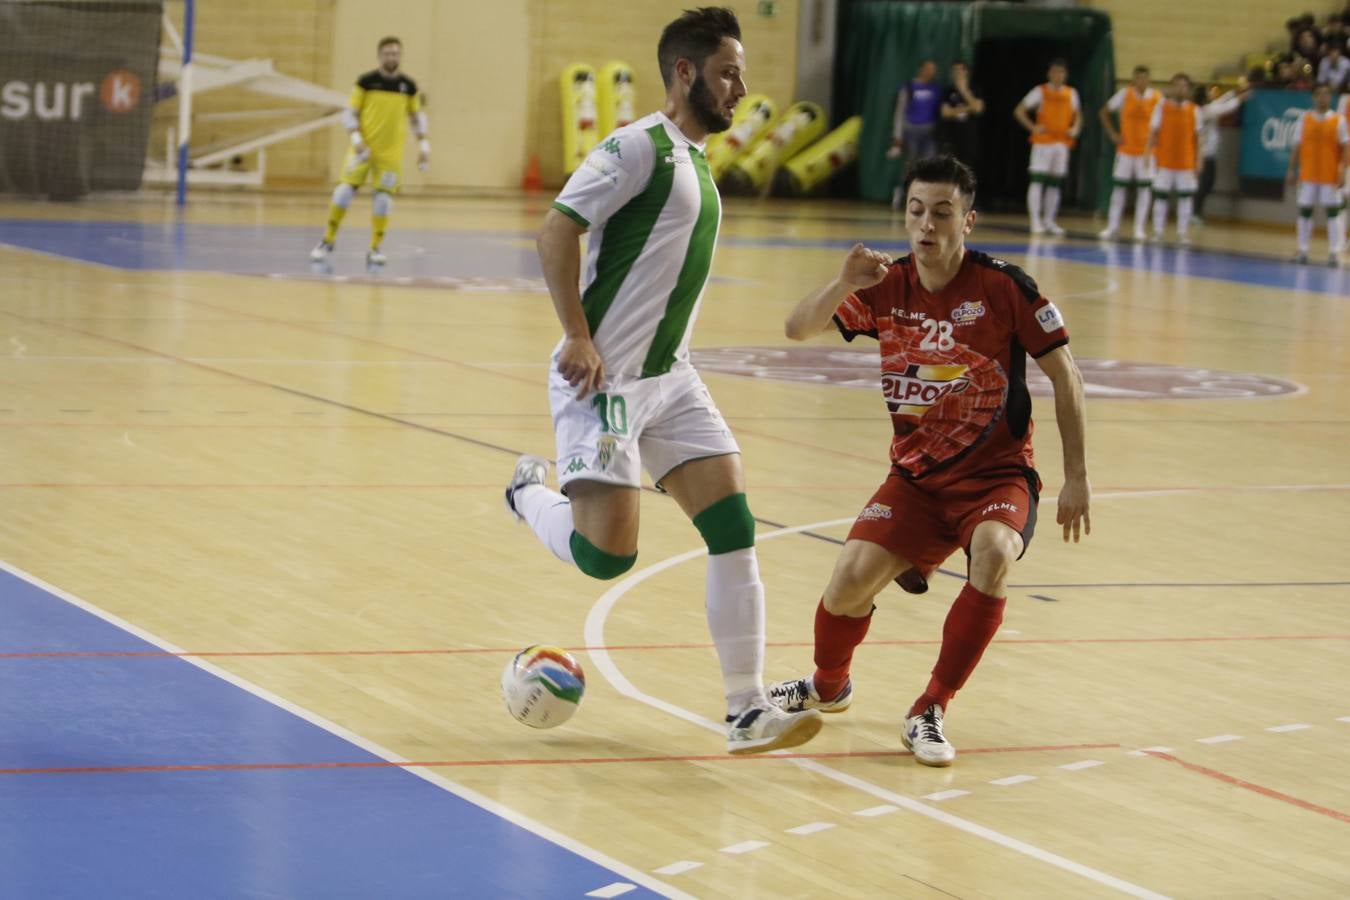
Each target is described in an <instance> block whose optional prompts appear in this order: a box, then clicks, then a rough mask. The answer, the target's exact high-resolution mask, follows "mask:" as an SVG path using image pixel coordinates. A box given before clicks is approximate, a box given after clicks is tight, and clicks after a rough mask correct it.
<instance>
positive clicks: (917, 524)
mask: <svg viewBox="0 0 1350 900" xmlns="http://www.w3.org/2000/svg"><path fill="white" fill-rule="evenodd" d="M920 484H921V482H914V481H911V480H910V479H908V478H906V477H904V476H903V475H900V474H897V473H896V472H894V471H892V472H891V474H890V477H888V478H887V479H886V481H885V482H883V483H882V485H881V487H879V488H877V492H876V493H875V494H873V495H872V499H871V500H870V501H868V504H867V506H865V507H864V508H863V511H862V512H861V513H859V515H858V519H857V521H855V522H854V523H853V528H851V529H850V530H849V533H848V539H849V540H863V541H871V542H872V543H873V544H880V545H881V546H883V547H885V548H886V549H887V550H889V551H891V552H892V553H894V554H895V555H896V556H899V557H901V558H902V559H904V560H906V561H908V562H909V564H910V565H912V566H914V568H916V569H918V570H919V571H920V572H922V573H923V574H924V575H925V577H926V576H927V575H929V574H931V573H932V572H933V571H934V570H935V569H937V567H938V566H940V565H942V563H943V561H944V560H946V558H947V557H949V556H951V555H952V554H953V553H955V552H956V551H957V550H958V549H964V550H966V552H967V553H969V552H970V539H971V536H972V535H973V534H974V533H975V526H977V525H979V524H980V523H981V522H988V521H993V522H1002V523H1004V524H1005V525H1007V526H1009V527H1010V528H1012V529H1013V530H1014V531H1016V532H1018V533H1019V534H1020V535H1022V552H1023V553H1025V552H1026V548H1027V545H1028V544H1030V543H1031V537H1032V535H1033V534H1035V532H1036V504H1037V502H1038V501H1039V500H1040V491H1039V485H1040V479H1039V478H1038V477H1037V475H1036V472H1035V470H1033V469H1010V470H1005V471H1002V472H995V473H990V474H989V475H982V476H974V477H971V478H963V479H961V480H960V481H957V482H954V483H952V484H947V485H943V486H941V487H937V488H934V489H931V490H928V489H924V488H922V487H920Z"/></svg>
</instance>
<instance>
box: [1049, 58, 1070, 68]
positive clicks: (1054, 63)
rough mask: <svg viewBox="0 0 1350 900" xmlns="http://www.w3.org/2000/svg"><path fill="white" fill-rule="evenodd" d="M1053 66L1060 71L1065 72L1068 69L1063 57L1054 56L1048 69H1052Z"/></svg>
mask: <svg viewBox="0 0 1350 900" xmlns="http://www.w3.org/2000/svg"><path fill="white" fill-rule="evenodd" d="M1055 66H1059V67H1060V68H1061V69H1064V70H1066V71H1067V70H1068V68H1069V63H1068V61H1067V60H1065V59H1064V57H1062V56H1056V57H1055V58H1054V59H1052V60H1050V65H1049V68H1051V69H1053V68H1054V67H1055Z"/></svg>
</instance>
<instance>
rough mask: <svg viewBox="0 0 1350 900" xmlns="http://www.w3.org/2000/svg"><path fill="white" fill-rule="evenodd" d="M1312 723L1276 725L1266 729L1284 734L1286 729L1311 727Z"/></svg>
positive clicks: (1294, 729)
mask: <svg viewBox="0 0 1350 900" xmlns="http://www.w3.org/2000/svg"><path fill="white" fill-rule="evenodd" d="M1311 727H1312V726H1311V725H1302V724H1300V725H1274V726H1272V727H1270V728H1267V729H1266V731H1273V732H1275V733H1276V734H1284V733H1285V732H1286V731H1302V730H1303V729H1305V728H1311Z"/></svg>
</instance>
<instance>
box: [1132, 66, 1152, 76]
mask: <svg viewBox="0 0 1350 900" xmlns="http://www.w3.org/2000/svg"><path fill="white" fill-rule="evenodd" d="M1140 73H1143V74H1144V75H1148V74H1150V73H1149V68H1148V66H1135V67H1134V74H1136V75H1138V74H1140Z"/></svg>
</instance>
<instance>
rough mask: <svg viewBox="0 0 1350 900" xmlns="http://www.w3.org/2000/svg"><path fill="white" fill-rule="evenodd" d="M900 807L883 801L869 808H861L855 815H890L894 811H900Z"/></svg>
mask: <svg viewBox="0 0 1350 900" xmlns="http://www.w3.org/2000/svg"><path fill="white" fill-rule="evenodd" d="M899 811H900V807H898V806H891V805H890V804H889V803H883V804H881V805H880V806H869V807H867V809H860V810H858V811H857V812H855V813H854V815H855V816H862V817H863V818H866V819H874V818H876V817H877V816H885V815H889V814H890V813H893V812H899Z"/></svg>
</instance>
